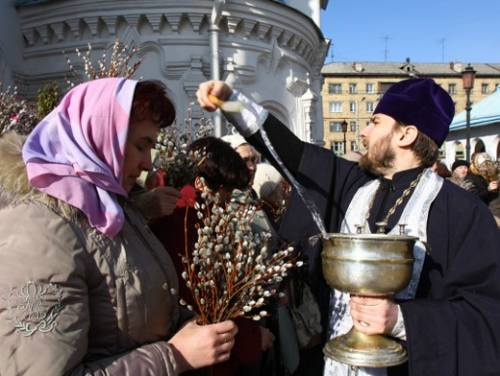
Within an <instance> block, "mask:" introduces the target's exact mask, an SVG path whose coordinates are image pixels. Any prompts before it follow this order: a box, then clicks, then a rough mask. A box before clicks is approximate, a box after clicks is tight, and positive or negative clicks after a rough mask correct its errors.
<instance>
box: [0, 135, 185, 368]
mask: <svg viewBox="0 0 500 376" xmlns="http://www.w3.org/2000/svg"><path fill="white" fill-rule="evenodd" d="M21 145H22V139H21V138H20V137H19V136H16V135H13V134H9V135H5V136H3V137H1V138H0V163H1V165H0V203H2V205H3V207H2V208H1V209H0V375H1V376H10V375H26V376H29V375H36V376H41V375H50V376H56V375H120V376H122V375H134V376H138V375H155V376H160V375H174V374H176V364H175V359H174V357H173V353H172V348H171V346H170V345H169V344H168V343H167V342H166V340H167V339H168V338H170V337H171V336H172V335H173V333H174V332H175V331H176V329H177V328H178V325H179V308H178V305H177V297H176V296H175V295H173V294H175V293H176V291H177V277H176V274H175V270H174V268H173V264H172V262H171V260H170V257H169V256H168V254H167V252H165V250H164V249H163V247H162V246H161V244H160V243H159V242H158V241H157V240H156V238H155V237H154V236H153V235H152V233H151V232H150V231H149V230H148V227H147V226H146V223H145V222H144V220H143V219H142V217H141V215H140V214H138V212H137V211H136V210H135V209H134V208H133V207H132V205H131V204H130V203H127V202H125V203H124V204H123V208H124V212H125V215H126V222H125V225H124V227H123V230H122V231H121V232H120V234H119V235H118V236H117V237H116V238H115V239H114V240H111V239H109V238H107V237H105V236H102V235H101V234H100V233H99V232H97V231H96V230H94V229H92V228H90V227H89V226H88V224H87V221H86V218H85V217H84V216H83V215H82V214H81V213H80V212H79V211H77V210H76V209H74V208H73V207H71V206H69V205H66V204H64V203H62V202H60V201H57V200H55V199H53V198H51V197H49V196H47V195H44V194H42V193H40V192H39V191H36V190H34V189H32V188H31V187H30V185H29V183H28V180H27V177H26V171H25V166H24V163H23V161H22V159H21V154H20V152H21Z"/></svg>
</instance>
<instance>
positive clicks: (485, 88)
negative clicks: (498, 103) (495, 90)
mask: <svg viewBox="0 0 500 376" xmlns="http://www.w3.org/2000/svg"><path fill="white" fill-rule="evenodd" d="M488 89H489V85H488V84H481V94H488V92H489V90H488Z"/></svg>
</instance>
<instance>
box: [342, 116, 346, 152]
mask: <svg viewBox="0 0 500 376" xmlns="http://www.w3.org/2000/svg"><path fill="white" fill-rule="evenodd" d="M341 126H342V132H343V133H344V154H345V153H346V152H347V146H346V139H345V134H346V132H347V121H346V120H345V119H344V121H343V122H342V124H341Z"/></svg>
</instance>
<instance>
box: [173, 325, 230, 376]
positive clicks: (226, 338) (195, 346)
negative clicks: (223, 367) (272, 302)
mask: <svg viewBox="0 0 500 376" xmlns="http://www.w3.org/2000/svg"><path fill="white" fill-rule="evenodd" d="M237 332H238V328H237V327H236V325H235V324H234V322H232V321H230V320H228V321H223V322H220V323H217V324H211V325H203V326H201V325H198V324H196V322H195V321H194V320H192V321H189V322H188V323H187V324H186V325H185V326H184V327H183V328H182V329H180V330H179V331H178V332H177V333H176V334H175V335H174V336H173V337H172V338H171V339H170V341H168V342H169V343H170V344H171V345H172V347H173V348H174V353H175V356H176V361H177V366H178V371H179V373H180V372H184V371H186V370H189V369H192V368H202V367H206V366H210V365H212V364H216V363H220V362H225V361H227V360H228V359H229V357H230V356H231V349H232V348H233V346H234V337H235V335H236V333H237Z"/></svg>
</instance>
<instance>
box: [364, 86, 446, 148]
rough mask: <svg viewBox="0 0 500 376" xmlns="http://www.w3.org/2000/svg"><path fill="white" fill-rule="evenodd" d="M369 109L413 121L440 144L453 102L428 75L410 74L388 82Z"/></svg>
mask: <svg viewBox="0 0 500 376" xmlns="http://www.w3.org/2000/svg"><path fill="white" fill-rule="evenodd" d="M373 113H374V114H384V115H388V116H390V117H392V118H393V119H395V120H397V121H398V122H400V123H403V124H406V125H414V126H416V127H417V128H418V130H419V131H420V132H422V133H425V134H426V135H427V136H429V137H430V138H431V139H433V140H434V141H435V142H436V144H437V145H438V146H441V145H442V143H443V141H444V140H445V138H446V136H447V135H448V130H449V127H450V124H451V121H452V120H453V116H454V115H455V104H454V103H453V100H452V99H451V97H450V96H449V95H448V93H447V92H446V91H445V90H443V88H441V86H439V85H438V84H436V83H435V82H434V81H433V80H431V79H430V78H412V79H409V80H404V81H400V82H398V83H396V84H394V85H392V86H391V87H390V88H389V90H387V92H386V93H385V94H384V96H383V97H382V99H381V100H380V102H379V103H378V105H377V107H376V108H375V111H373Z"/></svg>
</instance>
